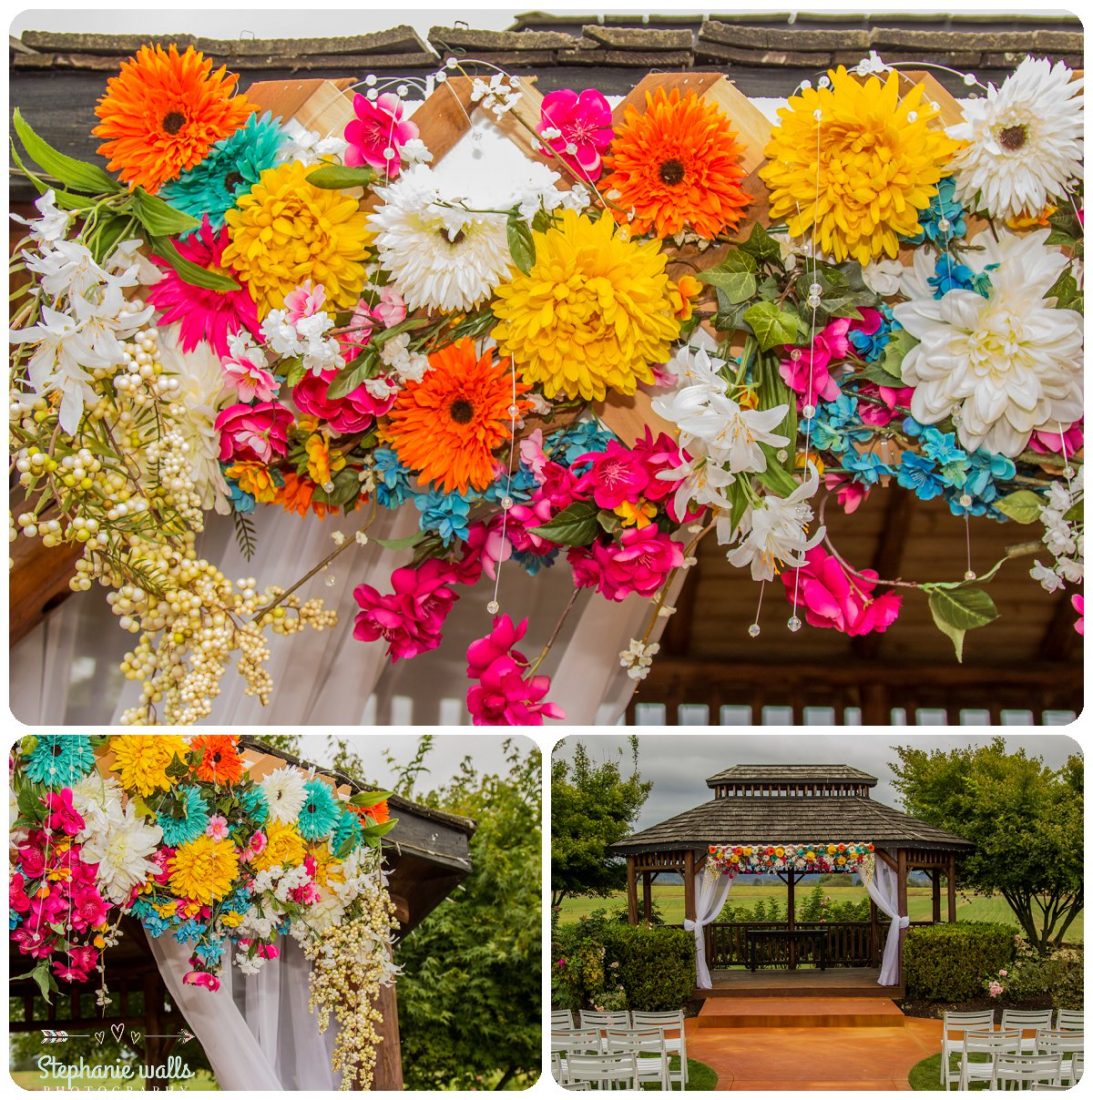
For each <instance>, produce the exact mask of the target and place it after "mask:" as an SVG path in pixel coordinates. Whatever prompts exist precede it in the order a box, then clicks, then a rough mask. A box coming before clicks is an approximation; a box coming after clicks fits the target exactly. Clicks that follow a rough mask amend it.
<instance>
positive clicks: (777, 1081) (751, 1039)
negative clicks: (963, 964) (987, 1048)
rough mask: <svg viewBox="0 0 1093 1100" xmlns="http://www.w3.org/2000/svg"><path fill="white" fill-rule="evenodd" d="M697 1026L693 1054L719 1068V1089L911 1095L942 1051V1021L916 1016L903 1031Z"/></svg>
mask: <svg viewBox="0 0 1093 1100" xmlns="http://www.w3.org/2000/svg"><path fill="white" fill-rule="evenodd" d="M697 1023H698V1021H697V1019H690V1020H688V1021H687V1055H688V1057H691V1058H697V1059H698V1060H699V1061H700V1062H705V1063H706V1064H707V1065H708V1066H711V1067H712V1068H713V1069H714V1070H716V1071H717V1088H718V1090H719V1091H723V1090H724V1091H727V1090H733V1091H740V1090H742V1089H771V1090H774V1089H782V1090H790V1089H792V1090H807V1089H817V1090H819V1089H826V1090H831V1091H859V1090H866V1089H887V1090H892V1089H902V1090H908V1089H910V1085H909V1084H908V1083H907V1074H908V1073H909V1072H910V1069H911V1067H912V1066H913V1065H915V1063H916V1062H920V1061H922V1059H923V1058H927V1057H929V1056H930V1055H931V1054H936V1053H937V1052H938V1051H939V1050H940V1049H941V1021H940V1020H920V1019H915V1018H912V1017H908V1018H907V1020H906V1022H905V1024H904V1026H903V1027H821V1028H809V1027H769V1028H767V1027H764V1028H724V1029H722V1028H709V1027H705V1028H700V1027H698V1026H697ZM939 1087H940V1086H939Z"/></svg>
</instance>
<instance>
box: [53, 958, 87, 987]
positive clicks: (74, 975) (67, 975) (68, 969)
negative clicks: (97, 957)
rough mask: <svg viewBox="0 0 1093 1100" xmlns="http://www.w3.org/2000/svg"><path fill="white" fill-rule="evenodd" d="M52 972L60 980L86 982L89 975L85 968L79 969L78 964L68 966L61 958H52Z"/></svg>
mask: <svg viewBox="0 0 1093 1100" xmlns="http://www.w3.org/2000/svg"><path fill="white" fill-rule="evenodd" d="M53 973H54V975H55V976H56V977H57V978H59V979H60V980H61V981H62V982H86V981H87V980H88V979H89V978H90V977H91V975H90V974H89V973H88V972H87V971H86V970H81V969H80V968H79V967H78V966H69V965H68V964H67V963H65V962H63V961H62V960H61V959H55V960H54V962H53Z"/></svg>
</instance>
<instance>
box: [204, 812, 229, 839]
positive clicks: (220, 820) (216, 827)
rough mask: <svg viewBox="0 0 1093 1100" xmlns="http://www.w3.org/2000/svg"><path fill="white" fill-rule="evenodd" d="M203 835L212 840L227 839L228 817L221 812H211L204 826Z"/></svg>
mask: <svg viewBox="0 0 1093 1100" xmlns="http://www.w3.org/2000/svg"><path fill="white" fill-rule="evenodd" d="M205 835H206V836H208V837H212V839H213V840H227V839H228V819H227V818H226V817H224V816H223V814H213V815H212V816H211V817H210V818H209V824H208V825H206V826H205Z"/></svg>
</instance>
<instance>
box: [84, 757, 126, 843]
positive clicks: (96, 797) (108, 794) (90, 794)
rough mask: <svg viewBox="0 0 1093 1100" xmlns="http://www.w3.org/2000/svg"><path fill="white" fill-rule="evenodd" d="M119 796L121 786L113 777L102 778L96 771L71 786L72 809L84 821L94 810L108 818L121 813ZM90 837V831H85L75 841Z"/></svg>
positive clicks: (120, 798) (120, 794)
mask: <svg viewBox="0 0 1093 1100" xmlns="http://www.w3.org/2000/svg"><path fill="white" fill-rule="evenodd" d="M121 796H122V791H121V784H120V783H119V782H118V781H117V780H116V779H115V778H114V777H113V776H109V777H108V778H107V777H104V776H103V775H102V774H101V773H100V772H99V771H97V770H95V771H91V772H89V773H88V774H87V775H85V776H84V777H83V779H81V780H80V781H79V783H74V784H73V785H72V807H73V809H75V811H76V813H78V814H79V815H80V817H82V818H83V819H84V821H86V820H87V819H88V817H89V816H90V815H91V814H92V813H93V812H95V811H96V810H97V811H100V812H102V813H106V814H107V815H108V816H109V815H110V814H112V813H121V803H122V797H121ZM90 835H91V834H90V830H86V829H85V830H84V832H82V833H81V834H80V835H79V836H77V838H76V839H77V840H81V841H82V840H84V839H86V837H88V836H90Z"/></svg>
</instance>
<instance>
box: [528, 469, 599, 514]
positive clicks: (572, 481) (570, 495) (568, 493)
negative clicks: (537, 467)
mask: <svg viewBox="0 0 1093 1100" xmlns="http://www.w3.org/2000/svg"><path fill="white" fill-rule="evenodd" d="M542 478H543V480H542V481H541V482H540V485H539V493H538V495H539V496H541V497H543V498H544V499H545V500H549V501H550V503H551V506H552V507H553V508H554V510H555V511H556V512H561V511H562V510H563V509H565V508H568V507H569V506H570V505H571V504H572V503H573V502H574V501H575V500H587V499H588V493H587V491H586V490H584V489H583V488H581V483H580V481H579V480H578V478H577V477H576V475H575V474H574V473H573V471H572V470H570V469H569V467H568V466H562V465H561V464H559V463H557V462H548V463H547V464H546V465H545V466H544V467H543V469H542Z"/></svg>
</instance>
